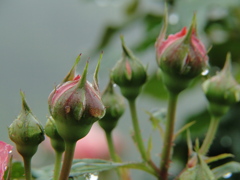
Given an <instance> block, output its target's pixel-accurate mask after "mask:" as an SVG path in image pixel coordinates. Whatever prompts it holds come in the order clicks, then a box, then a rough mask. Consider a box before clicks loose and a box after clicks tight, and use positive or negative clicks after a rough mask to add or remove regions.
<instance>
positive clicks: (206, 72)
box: [201, 69, 209, 76]
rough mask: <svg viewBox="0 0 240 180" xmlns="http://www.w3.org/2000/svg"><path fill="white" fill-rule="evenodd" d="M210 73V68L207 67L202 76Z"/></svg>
mask: <svg viewBox="0 0 240 180" xmlns="http://www.w3.org/2000/svg"><path fill="white" fill-rule="evenodd" d="M208 73H209V70H208V69H205V70H204V71H203V72H202V73H201V74H202V76H206V75H207V74H208Z"/></svg>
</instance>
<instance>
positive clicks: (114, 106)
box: [98, 80, 125, 132]
mask: <svg viewBox="0 0 240 180" xmlns="http://www.w3.org/2000/svg"><path fill="white" fill-rule="evenodd" d="M102 101H103V104H104V105H105V107H106V113H105V116H104V117H103V118H102V119H101V120H99V121H98V122H99V124H100V126H101V127H102V128H103V129H104V131H106V132H111V131H112V130H113V129H114V128H115V127H116V125H117V122H118V120H119V118H120V117H121V116H122V115H123V113H124V110H125V103H124V98H123V97H122V96H121V95H120V94H117V93H116V92H115V91H114V87H113V82H112V81H111V80H110V82H109V83H108V85H107V88H106V89H105V90H104V92H103V94H102Z"/></svg>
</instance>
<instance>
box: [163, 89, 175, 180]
mask: <svg viewBox="0 0 240 180" xmlns="http://www.w3.org/2000/svg"><path fill="white" fill-rule="evenodd" d="M178 95H179V93H169V100H168V112H167V122H166V132H165V134H164V141H163V150H162V154H161V157H162V159H161V162H160V177H161V179H162V180H167V177H168V169H169V164H170V160H171V151H172V146H173V135H174V124H175V115H176V107H177V100H178Z"/></svg>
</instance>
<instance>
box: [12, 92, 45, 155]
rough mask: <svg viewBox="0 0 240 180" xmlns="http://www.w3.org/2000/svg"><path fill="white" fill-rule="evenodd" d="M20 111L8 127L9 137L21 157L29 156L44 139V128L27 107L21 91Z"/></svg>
mask: <svg viewBox="0 0 240 180" xmlns="http://www.w3.org/2000/svg"><path fill="white" fill-rule="evenodd" d="M20 94H21V96H22V111H21V113H20V115H19V116H18V117H17V119H16V120H14V121H13V123H12V124H11V125H10V126H9V128H8V133H9V137H10V139H11V140H12V141H13V142H14V143H15V144H16V148H17V151H18V152H19V154H21V155H22V156H23V158H31V157H32V156H33V155H34V154H35V153H36V151H37V148H38V145H39V144H40V143H41V142H42V141H43V140H44V130H43V127H42V125H41V124H40V123H39V122H38V120H37V119H36V118H35V116H34V115H33V114H32V111H31V110H30V108H29V107H28V105H27V103H26V100H25V96H24V94H23V92H22V91H21V92H20Z"/></svg>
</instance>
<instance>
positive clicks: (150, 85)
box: [142, 72, 168, 100]
mask: <svg viewBox="0 0 240 180" xmlns="http://www.w3.org/2000/svg"><path fill="white" fill-rule="evenodd" d="M142 93H144V94H147V95H150V96H152V97H154V98H159V99H162V100H166V99H167V97H168V94H167V90H166V88H165V87H164V85H163V82H162V78H161V75H160V74H159V72H154V73H153V75H151V77H149V79H148V81H147V83H146V84H145V85H144V87H143V92H142Z"/></svg>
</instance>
